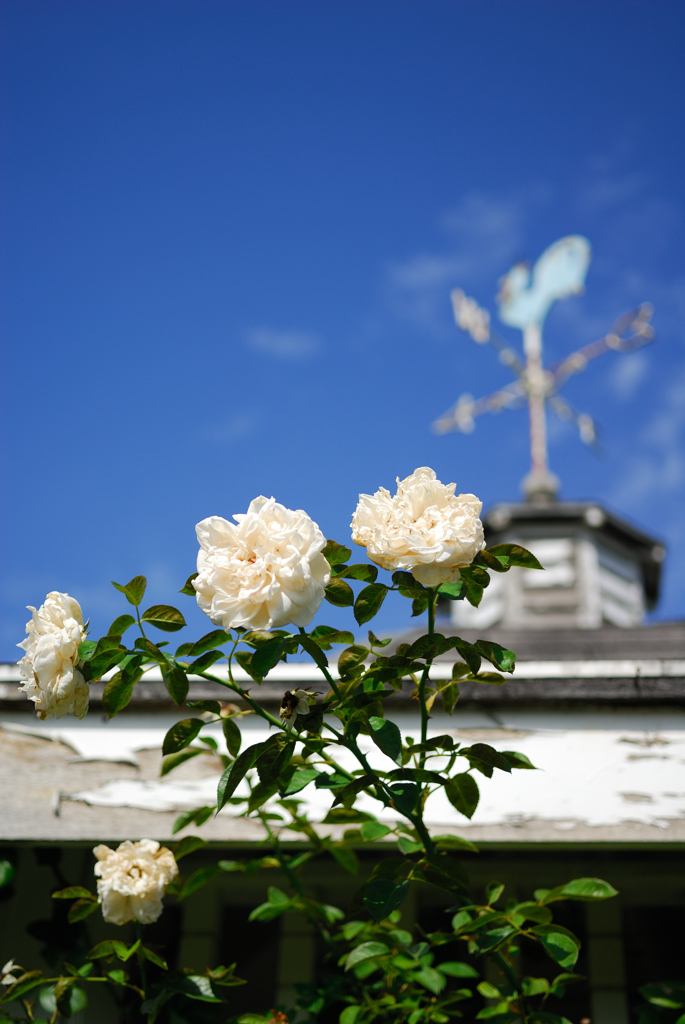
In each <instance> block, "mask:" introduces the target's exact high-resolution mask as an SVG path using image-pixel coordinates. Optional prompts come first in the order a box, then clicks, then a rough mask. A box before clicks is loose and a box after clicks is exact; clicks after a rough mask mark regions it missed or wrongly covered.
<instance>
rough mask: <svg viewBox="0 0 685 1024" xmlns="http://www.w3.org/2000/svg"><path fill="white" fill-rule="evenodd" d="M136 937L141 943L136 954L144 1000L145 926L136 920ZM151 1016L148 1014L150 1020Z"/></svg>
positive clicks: (144, 998) (145, 980)
mask: <svg viewBox="0 0 685 1024" xmlns="http://www.w3.org/2000/svg"><path fill="white" fill-rule="evenodd" d="M136 938H137V939H138V941H139V943H140V945H139V946H138V949H137V950H136V956H137V957H138V967H139V969H140V983H141V985H142V986H143V1002H145V1000H146V999H147V971H146V969H145V954H144V953H143V926H142V924H141V923H140V921H136ZM149 1020H150V1017H149V1016H148V1021H149Z"/></svg>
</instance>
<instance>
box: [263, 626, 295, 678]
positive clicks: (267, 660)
mask: <svg viewBox="0 0 685 1024" xmlns="http://www.w3.org/2000/svg"><path fill="white" fill-rule="evenodd" d="M298 639H300V638H299V637H298ZM285 645H286V640H284V639H283V638H282V637H280V636H275V637H274V638H273V639H272V640H268V641H267V643H265V644H262V645H261V646H260V647H258V648H257V650H256V651H255V652H254V654H253V655H252V662H251V666H252V671H253V672H254V673H255V675H258V676H261V678H262V679H263V678H264V676H266V675H267V674H268V673H269V672H270V671H271V669H272V668H273V667H274V665H277V664H278V662H279V661H280V660H281V655H282V654H283V649H284V647H285Z"/></svg>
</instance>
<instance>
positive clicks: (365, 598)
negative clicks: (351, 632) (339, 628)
mask: <svg viewBox="0 0 685 1024" xmlns="http://www.w3.org/2000/svg"><path fill="white" fill-rule="evenodd" d="M387 593H388V588H387V587H386V586H385V584H384V583H370V584H369V585H368V587H364V588H363V589H362V590H360V591H359V594H358V595H357V600H356V601H355V602H354V617H355V619H356V620H357V622H358V623H359V625H360V626H363V625H364V623H365V622H368V621H369V620H370V619H372V618H373V617H374V615H375V614H376V613H377V612H378V611H379V609H380V607H381V605H382V604H383V602H384V601H385V597H386V594H387Z"/></svg>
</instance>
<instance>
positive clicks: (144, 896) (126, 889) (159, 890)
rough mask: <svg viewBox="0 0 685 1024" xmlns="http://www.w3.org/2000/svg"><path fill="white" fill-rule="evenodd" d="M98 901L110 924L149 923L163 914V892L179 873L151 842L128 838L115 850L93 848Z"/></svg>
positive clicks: (170, 855) (166, 853) (170, 857)
mask: <svg viewBox="0 0 685 1024" xmlns="http://www.w3.org/2000/svg"><path fill="white" fill-rule="evenodd" d="M93 853H94V854H95V856H96V857H97V860H98V863H97V864H96V865H95V874H96V875H97V876H98V877H99V880H98V900H99V902H100V903H101V904H102V916H103V917H104V919H105V921H109V923H110V924H126V922H127V921H134V920H135V921H140V923H141V924H152V922H153V921H156V920H157V918H158V917H159V915H160V914H161V913H162V910H163V907H162V897H163V896H164V890H165V889H166V887H167V885H168V884H169V882H170V881H171V879H172V878H175V877H176V875H177V874H178V866H177V864H176V861H175V860H174V855H173V853H172V852H171V850H168V849H167V848H166V846H160V845H159V843H158V842H156V841H155V840H154V839H141V840H140V842H138V843H132V842H131V841H130V840H129V839H127V840H126V841H125V842H123V843H121V844H120V845H119V846H118V847H117V848H116V850H110V848H109V846H103V845H101V846H96V847H95V849H94V850H93Z"/></svg>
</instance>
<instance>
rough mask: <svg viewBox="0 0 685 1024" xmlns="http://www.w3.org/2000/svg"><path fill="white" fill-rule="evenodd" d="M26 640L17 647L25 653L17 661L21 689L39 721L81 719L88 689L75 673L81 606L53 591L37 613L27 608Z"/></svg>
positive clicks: (81, 633) (83, 632)
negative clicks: (68, 718) (32, 706)
mask: <svg viewBox="0 0 685 1024" xmlns="http://www.w3.org/2000/svg"><path fill="white" fill-rule="evenodd" d="M29 611H30V612H31V613H32V616H31V621H30V622H27V624H26V632H27V633H28V636H27V638H26V639H25V640H24V641H22V643H20V644H17V646H18V647H21V648H22V649H23V650H24V651H26V654H25V655H24V657H23V658H22V659H21V661H20V662H19V669H20V672H21V676H22V679H25V680H26V682H25V683H23V684H22V686H21V689H22V690H24V691H25V693H26V694H27V696H28V698H29V700H32V701H33V702H34V704H35V707H36V712H37V714H38V717H39V718H43V719H45V718H53V717H54V718H62V717H63V716H64V715H66V714H71V715H76V717H77V718H83V717H84V716H85V714H86V713H87V711H88V693H89V691H88V686H87V684H86V681H85V679H84V678H83V675H82V674H81V672H80V671H79V668H78V665H79V650H78V649H79V644H81V643H82V642H83V641H84V640H85V638H86V630H85V627H84V625H83V614H82V612H81V605H80V604H79V603H78V601H76V600H74V598H73V597H69V595H68V594H60V593H59V592H58V591H56V590H53V591H52V592H51V593H49V594H48V596H47V597H46V599H45V603H44V604H42V605H41V606H40V608H38V609H37V610H36V609H35V608H33V607H32V606H31V605H29Z"/></svg>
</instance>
